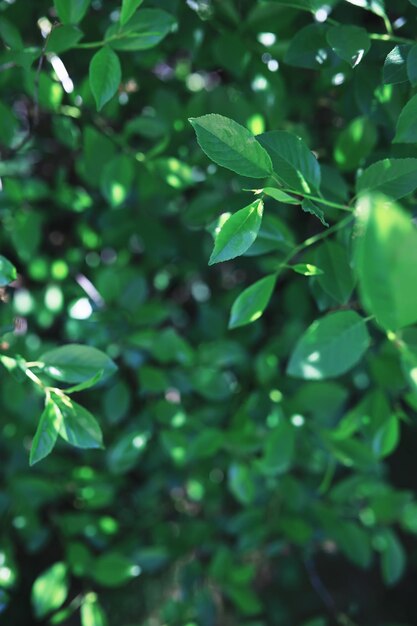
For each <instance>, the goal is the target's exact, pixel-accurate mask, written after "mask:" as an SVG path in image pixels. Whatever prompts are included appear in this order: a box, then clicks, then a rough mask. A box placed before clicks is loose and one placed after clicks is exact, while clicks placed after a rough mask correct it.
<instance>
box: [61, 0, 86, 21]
mask: <svg viewBox="0 0 417 626" xmlns="http://www.w3.org/2000/svg"><path fill="white" fill-rule="evenodd" d="M90 2H91V0H54V5H55V8H56V11H57V13H58V17H59V19H60V20H61V22H63V23H64V24H78V22H80V21H81V20H82V19H83V17H84V15H85V14H86V12H87V9H88V7H89V6H90Z"/></svg>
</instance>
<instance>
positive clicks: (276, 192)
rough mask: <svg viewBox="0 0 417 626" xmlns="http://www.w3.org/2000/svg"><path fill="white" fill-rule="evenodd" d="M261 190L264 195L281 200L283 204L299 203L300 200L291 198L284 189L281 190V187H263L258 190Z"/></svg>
mask: <svg viewBox="0 0 417 626" xmlns="http://www.w3.org/2000/svg"><path fill="white" fill-rule="evenodd" d="M259 191H262V193H264V194H265V195H266V196H269V197H270V198H273V199H274V200H276V201H277V202H283V203H285V204H300V200H298V198H293V196H290V195H289V194H288V193H285V191H281V189H275V187H264V188H263V189H261V190H259Z"/></svg>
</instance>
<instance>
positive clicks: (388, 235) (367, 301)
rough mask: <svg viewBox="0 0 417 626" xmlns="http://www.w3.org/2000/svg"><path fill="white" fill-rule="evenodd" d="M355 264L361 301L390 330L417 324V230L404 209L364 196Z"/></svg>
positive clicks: (360, 203) (373, 197) (359, 218)
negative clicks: (416, 286)
mask: <svg viewBox="0 0 417 626" xmlns="http://www.w3.org/2000/svg"><path fill="white" fill-rule="evenodd" d="M356 212H357V218H358V230H357V236H356V238H355V244H356V246H355V265H356V269H357V274H358V277H359V286H360V293H361V301H362V303H363V306H364V308H365V309H366V310H367V311H368V312H369V313H370V314H372V315H375V317H376V320H377V322H378V323H379V324H380V325H381V326H382V327H383V328H385V329H386V330H393V331H395V330H397V329H399V328H402V327H404V326H409V325H411V324H413V323H414V322H416V321H417V290H416V288H415V285H416V284H417V230H416V227H415V226H414V224H413V223H412V221H411V216H410V215H407V213H405V212H404V211H403V210H402V209H400V207H398V206H397V205H395V204H394V203H393V202H390V201H389V200H388V199H387V198H384V197H382V196H367V197H363V198H361V200H360V201H359V203H358V206H357V209H356Z"/></svg>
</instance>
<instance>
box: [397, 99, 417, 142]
mask: <svg viewBox="0 0 417 626" xmlns="http://www.w3.org/2000/svg"><path fill="white" fill-rule="evenodd" d="M416 141H417V95H416V96H413V97H412V98H411V100H409V101H408V102H407V104H406V105H405V107H404V108H403V109H402V111H401V113H400V116H399V118H398V121H397V130H396V133H395V137H394V143H416Z"/></svg>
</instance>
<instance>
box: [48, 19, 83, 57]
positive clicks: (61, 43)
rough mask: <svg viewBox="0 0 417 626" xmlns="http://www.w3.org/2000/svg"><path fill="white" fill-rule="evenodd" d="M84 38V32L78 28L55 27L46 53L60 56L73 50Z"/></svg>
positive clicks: (68, 26) (49, 38)
mask: <svg viewBox="0 0 417 626" xmlns="http://www.w3.org/2000/svg"><path fill="white" fill-rule="evenodd" d="M82 36H83V33H82V31H81V30H80V29H79V28H77V27H76V26H71V25H70V24H67V25H58V26H55V27H54V28H53V29H52V30H51V33H50V35H49V37H48V41H47V44H46V52H55V54H60V53H61V52H65V50H69V49H70V48H73V47H74V46H75V45H76V44H77V43H78V42H79V41H80V39H81V37H82Z"/></svg>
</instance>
